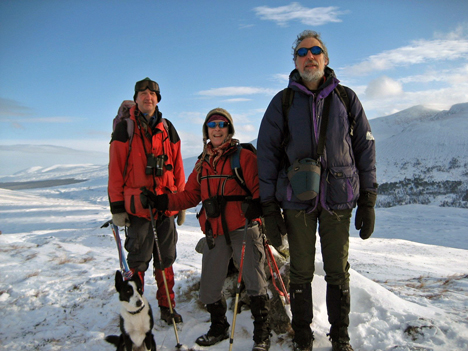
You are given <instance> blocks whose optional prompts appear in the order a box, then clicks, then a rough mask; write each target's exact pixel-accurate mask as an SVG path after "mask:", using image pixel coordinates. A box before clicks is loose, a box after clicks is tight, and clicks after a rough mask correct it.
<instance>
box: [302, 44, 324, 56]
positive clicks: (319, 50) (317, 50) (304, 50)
mask: <svg viewBox="0 0 468 351" xmlns="http://www.w3.org/2000/svg"><path fill="white" fill-rule="evenodd" d="M309 50H310V52H311V53H312V55H320V54H321V53H323V49H322V48H321V47H320V46H312V47H311V48H300V49H299V50H297V51H296V54H297V56H300V57H304V56H306V55H307V51H309Z"/></svg>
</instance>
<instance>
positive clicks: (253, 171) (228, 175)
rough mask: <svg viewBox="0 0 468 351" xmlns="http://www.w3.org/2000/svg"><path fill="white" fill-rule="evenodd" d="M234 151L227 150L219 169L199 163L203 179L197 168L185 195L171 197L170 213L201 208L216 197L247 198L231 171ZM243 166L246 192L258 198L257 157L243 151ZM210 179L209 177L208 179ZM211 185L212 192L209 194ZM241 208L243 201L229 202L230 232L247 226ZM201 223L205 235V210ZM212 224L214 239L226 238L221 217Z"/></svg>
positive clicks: (227, 205)
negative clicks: (222, 236)
mask: <svg viewBox="0 0 468 351" xmlns="http://www.w3.org/2000/svg"><path fill="white" fill-rule="evenodd" d="M235 151H236V147H235V146H232V147H231V148H230V149H229V150H226V151H225V153H224V154H223V156H221V158H220V159H219V161H218V162H217V164H216V168H213V165H212V164H211V162H208V161H207V160H198V162H197V164H198V163H199V162H202V172H201V177H200V176H199V175H198V172H197V170H196V167H195V168H194V170H193V171H192V174H190V176H189V178H188V180H187V184H186V186H185V191H183V192H179V193H177V194H169V196H168V198H169V203H168V208H169V210H177V211H178V210H183V209H186V208H190V207H194V206H196V205H198V203H199V202H200V201H204V200H206V199H208V198H209V197H211V196H215V195H226V196H231V195H248V194H247V193H246V192H245V190H243V189H242V187H241V186H240V185H239V184H238V183H237V181H236V179H235V176H234V174H233V172H232V170H231V158H230V156H231V155H232V153H234V152H235ZM240 164H241V168H242V172H243V174H244V179H245V182H246V185H247V189H249V190H250V192H251V193H252V198H254V199H255V198H258V197H259V185H258V169H257V156H256V155H255V154H254V153H253V152H251V151H249V150H246V149H242V150H241V153H240ZM207 176H210V177H209V178H207ZM208 182H209V190H210V192H209V191H208ZM241 204H242V201H229V202H227V204H226V210H225V218H226V222H227V226H228V230H229V231H230V232H231V231H233V230H235V229H238V228H241V227H243V226H244V225H245V217H244V214H243V212H242V209H241ZM199 221H200V226H201V229H202V231H203V232H205V221H206V214H205V210H204V209H203V210H202V211H201V213H200V217H199ZM209 221H210V224H211V227H212V229H213V236H214V237H216V236H218V235H223V234H224V233H223V226H222V222H221V216H219V217H216V218H209Z"/></svg>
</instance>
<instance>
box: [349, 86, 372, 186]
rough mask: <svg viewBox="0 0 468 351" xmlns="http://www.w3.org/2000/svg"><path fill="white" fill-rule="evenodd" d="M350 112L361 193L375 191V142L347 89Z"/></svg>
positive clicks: (359, 108) (352, 94) (354, 95)
mask: <svg viewBox="0 0 468 351" xmlns="http://www.w3.org/2000/svg"><path fill="white" fill-rule="evenodd" d="M347 92H348V96H349V98H350V107H351V112H352V114H353V116H354V118H355V121H356V125H355V127H354V135H353V136H352V138H351V141H352V144H353V152H354V157H355V161H356V168H357V169H358V171H359V183H360V188H361V191H374V192H375V191H377V176H376V166H375V165H376V155H375V140H374V137H373V135H372V131H371V127H370V124H369V121H368V119H367V117H366V113H365V112H364V109H363V107H362V104H361V102H360V101H359V98H358V97H357V95H356V94H355V93H354V91H352V90H351V89H349V88H347Z"/></svg>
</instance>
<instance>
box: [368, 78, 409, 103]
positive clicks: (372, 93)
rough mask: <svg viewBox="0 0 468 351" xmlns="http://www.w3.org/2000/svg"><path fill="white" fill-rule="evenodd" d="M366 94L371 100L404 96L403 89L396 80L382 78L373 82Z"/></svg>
mask: <svg viewBox="0 0 468 351" xmlns="http://www.w3.org/2000/svg"><path fill="white" fill-rule="evenodd" d="M365 93H366V96H367V97H369V98H371V99H375V98H388V97H393V96H396V95H400V94H402V93H403V87H402V85H401V83H399V82H397V81H396V80H394V79H392V78H389V77H386V76H382V77H379V78H377V79H374V80H372V81H371V82H370V83H369V85H368V86H367V89H366V91H365Z"/></svg>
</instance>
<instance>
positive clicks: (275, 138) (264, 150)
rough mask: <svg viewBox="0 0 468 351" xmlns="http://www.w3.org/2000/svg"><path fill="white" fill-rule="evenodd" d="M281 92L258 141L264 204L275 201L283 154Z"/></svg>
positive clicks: (274, 101)
mask: <svg viewBox="0 0 468 351" xmlns="http://www.w3.org/2000/svg"><path fill="white" fill-rule="evenodd" d="M281 94H282V93H281V92H279V93H278V94H277V95H276V96H275V97H274V98H273V99H272V100H271V102H270V105H269V106H268V108H267V110H266V112H265V115H264V116H263V119H262V122H261V124H260V130H259V133H258V139H257V160H258V178H259V184H260V200H261V201H262V202H267V201H272V200H274V199H275V192H276V181H277V179H278V173H279V171H280V167H281V166H280V165H281V158H282V157H283V152H282V148H281V143H282V141H283V127H284V126H283V112H282V105H281Z"/></svg>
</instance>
